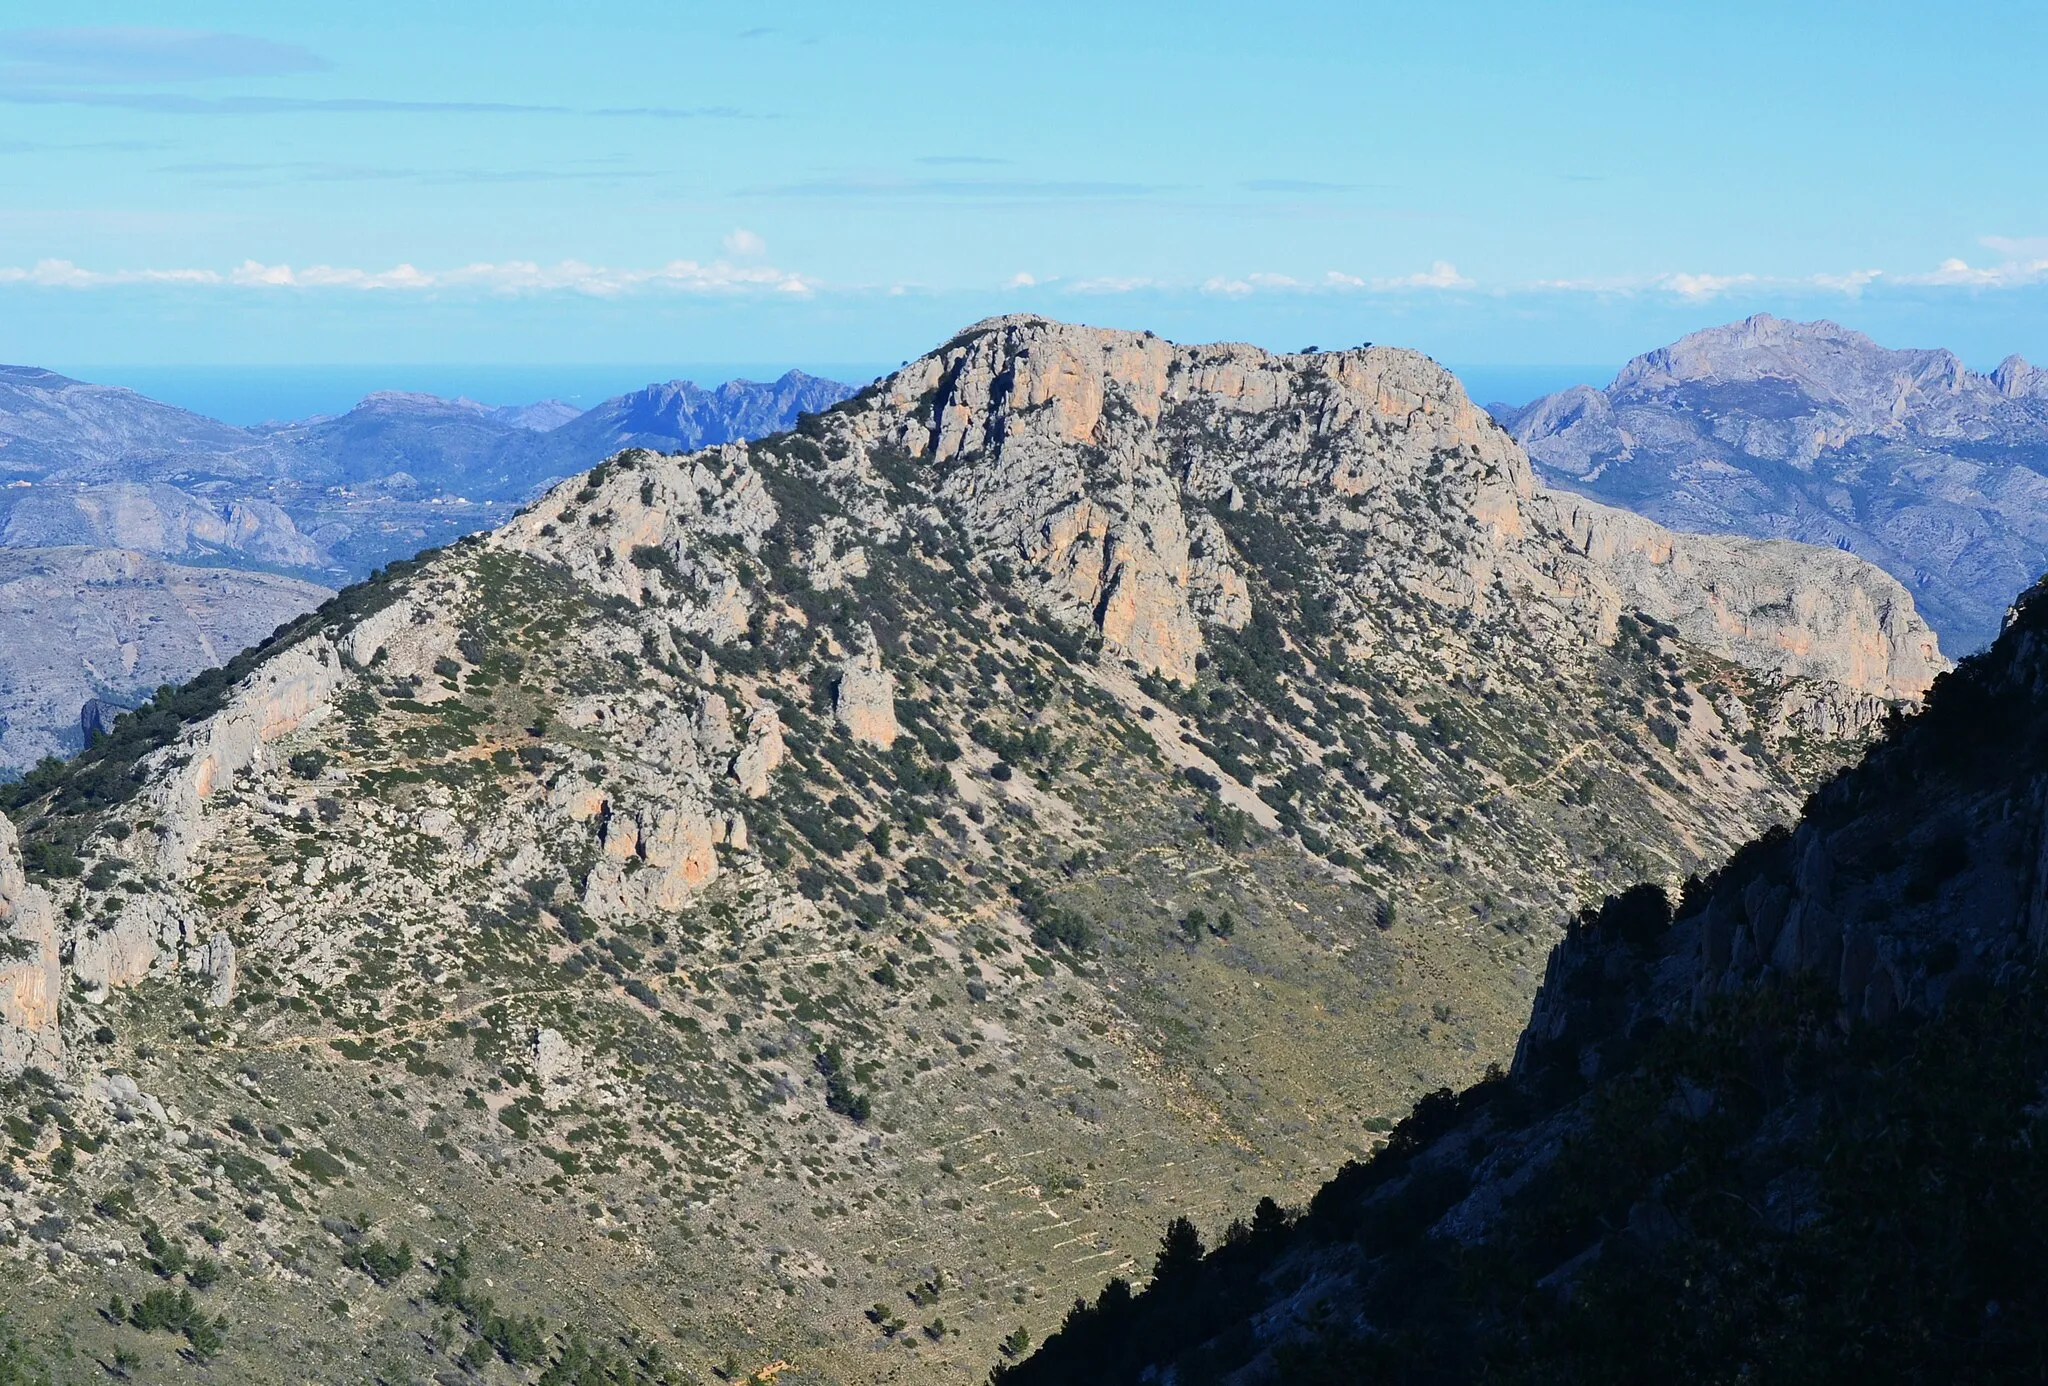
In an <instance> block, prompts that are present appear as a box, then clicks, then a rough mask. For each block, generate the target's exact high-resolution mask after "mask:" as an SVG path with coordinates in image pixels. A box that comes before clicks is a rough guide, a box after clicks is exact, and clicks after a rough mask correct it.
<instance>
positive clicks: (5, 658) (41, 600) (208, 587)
mask: <svg viewBox="0 0 2048 1386" xmlns="http://www.w3.org/2000/svg"><path fill="white" fill-rule="evenodd" d="M332 595H333V592H332V589H330V588H325V587H316V586H315V585H313V584H312V583H309V582H300V581H298V580H297V579H295V578H289V577H281V576H278V575H277V574H274V573H248V572H235V571H232V570H230V569H224V568H193V567H186V566H183V565H180V564H175V563H165V562H163V561H162V560H161V559H156V558H152V557H149V556H148V555H146V554H141V553H135V552H133V551H130V550H126V549H116V548H55V549H13V548H0V763H5V764H9V765H13V766H19V767H22V768H24V769H25V768H26V767H28V766H30V765H33V764H35V763H36V762H37V761H38V760H41V759H42V758H43V757H44V756H63V755H68V754H69V753H70V752H72V751H74V750H76V749H77V748H78V746H79V743H80V741H81V740H82V739H83V737H84V735H85V733H84V731H83V729H82V728H81V726H80V722H79V716H80V710H81V709H82V708H83V707H84V706H85V704H86V703H87V702H88V701H90V700H92V699H95V698H97V699H100V700H102V701H104V702H108V703H111V704H113V705H114V706H116V707H133V706H134V705H136V704H137V703H140V702H142V701H144V700H145V699H147V698H148V697H149V696H150V695H151V694H153V693H155V692H156V690H157V689H158V688H159V687H160V686H161V685H163V684H167V683H179V682H182V681H183V680H184V679H185V678H187V677H188V676H189V675H190V672H191V671H192V670H194V669H205V668H209V667H212V666H215V665H219V664H222V663H225V662H226V661H227V660H228V659H229V658H230V657H232V656H233V655H234V654H235V653H236V652H238V651H240V650H241V649H243V648H244V647H246V646H248V645H251V644H253V643H255V642H256V641H258V640H260V639H262V638H263V637H264V636H266V635H268V634H270V633H271V632H272V631H273V630H275V629H276V628H277V627H279V626H281V625H283V624H285V623H286V622H288V621H290V620H291V619H293V618H294V617H296V616H298V615H299V614H300V613H301V612H304V611H306V610H307V609H308V608H310V607H313V606H317V605H318V604H319V603H320V602H322V601H324V600H326V599H327V598H328V597H330V596H332Z"/></svg>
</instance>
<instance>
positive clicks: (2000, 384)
mask: <svg viewBox="0 0 2048 1386" xmlns="http://www.w3.org/2000/svg"><path fill="white" fill-rule="evenodd" d="M1991 383H1992V384H1993V385H1995V386H1996V387H1997V388H1998V393H2000V394H2001V395H2004V396H2005V397H2006V398H2008V399H2022V398H2026V397H2028V396H2044V395H2048V371H2044V370H2042V369H2041V368H2040V367H2039V366H2036V365H2032V364H2030V363H2029V362H2028V360H2027V358H2026V357H2024V356H2021V355H2018V354H2017V353H2015V354H2014V355H2011V356H2008V357H2006V358H2005V359H2004V360H2003V361H2000V362H1999V363H1998V365H1997V367H1996V369H1994V370H1993V371H1992V372H1991Z"/></svg>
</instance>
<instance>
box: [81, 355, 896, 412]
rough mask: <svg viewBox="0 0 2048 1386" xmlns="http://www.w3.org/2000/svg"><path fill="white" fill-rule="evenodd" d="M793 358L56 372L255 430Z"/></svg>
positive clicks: (511, 399) (814, 370) (624, 386)
mask: <svg viewBox="0 0 2048 1386" xmlns="http://www.w3.org/2000/svg"><path fill="white" fill-rule="evenodd" d="M791 364H792V363H790V362H781V363H761V362H739V363H731V362H727V363H714V364H706V363H703V362H699V363H696V364H671V365H645V364H633V363H626V364H622V365H607V366H590V365H573V366H545V365H543V366H461V365H455V366H449V365H419V366H402V365H401V366H58V365H53V366H51V367H50V369H52V370H54V371H57V372H59V373H60V374H63V375H68V376H71V377H72V378H74V379H77V380H89V381H92V382H94V383H96V384H101V385H122V386H126V387H127V388H128V389H131V390H134V391H136V392H137V393H139V394H144V395H148V396H149V397H150V398H151V399H158V400H162V401H163V402H164V403H166V404H175V405H177V406H179V407H180V408H182V409H190V410H191V411H193V412H194V413H195V414H204V415H206V416H207V417H209V418H214V419H219V420H221V421H222V422H223V423H231V424H240V425H243V426H246V425H249V424H258V423H266V422H270V421H273V420H275V421H283V420H287V419H304V418H309V417H311V416H312V415H315V414H341V413H346V412H347V411H348V410H349V409H351V408H353V407H354V406H355V404H356V403H357V402H358V401H359V400H361V399H362V397H363V396H364V395H367V394H371V393H373V392H375V391H377V390H409V391H413V392H416V393H419V394H426V395H440V396H442V397H444V398H450V399H452V398H456V397H458V396H459V397H462V398H465V399H473V400H475V401H476V402H477V403H479V404H491V405H500V404H537V403H539V402H540V401H541V400H544V399H558V400H562V401H563V402H564V403H567V404H573V405H575V406H576V407H577V408H579V409H588V408H590V407H591V406H592V405H595V404H600V403H602V402H604V401H605V400H608V399H611V398H612V397H613V396H615V395H623V394H626V393H628V392H629V391H632V390H637V389H639V388H640V387H641V386H643V385H651V384H654V383H656V382H657V381H664V380H690V381H695V382H696V383H697V384H699V385H701V386H704V387H705V388H707V389H709V388H710V387H712V386H714V385H719V384H722V383H723V382H725V381H728V380H774V379H775V378H776V377H778V376H780V375H782V374H783V373H784V372H785V371H787V370H789V369H790V368H791ZM797 367H798V369H801V370H803V371H805V372H807V373H809V374H811V375H816V376H823V377H824V378H825V379H827V380H842V381H845V382H847V383H848V384H852V385H862V384H866V383H867V382H868V381H870V380H873V379H874V378H875V377H876V376H878V375H880V374H882V373H883V371H884V370H893V369H894V367H893V366H887V367H885V366H880V365H876V364H873V363H871V362H870V363H848V362H819V363H817V364H812V363H810V362H802V363H797Z"/></svg>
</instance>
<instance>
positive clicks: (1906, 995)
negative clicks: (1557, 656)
mask: <svg viewBox="0 0 2048 1386" xmlns="http://www.w3.org/2000/svg"><path fill="white" fill-rule="evenodd" d="M2044 688H2048V585H2044V586H2040V587H2036V588H2034V589H2033V590H2032V591H2030V592H2029V593H2027V594H2025V595H2024V596H2023V597H2022V598H2021V600H2020V602H2019V604H2018V605H2017V607H2016V608H2015V610H2014V616H2013V620H2012V622H2011V624H2010V625H2009V626H2008V627H2007V629H2006V630H2005V631H2004V633H2003V634H2002V635H2001V636H2000V637H1999V639H1998V640H1997V642H1996V643H1995V644H1994V645H1993V646H1992V647H1991V649H1990V650H1988V651H1986V652H1984V653H1982V654H1980V655H1977V656H1975V657H1974V658H1972V659H1971V660H1969V661H1967V662H1966V663H1965V664H1964V665H1963V666H1962V667H1961V668H1959V669H1957V670H1955V671H1954V672H1952V673H1949V674H1946V675H1944V676H1943V677H1942V678H1941V679H1940V680H1938V681H1937V682H1936V684H1935V686H1934V689H1933V692H1932V694H1931V696H1930V697H1929V699H1928V702H1927V707H1926V710H1925V711H1924V712H1923V713H1922V714H1921V715H1919V716H1918V717H1914V718H1911V719H1906V720H1902V721H1901V722H1899V723H1896V724H1895V725H1894V726H1893V727H1892V728H1891V729H1890V730H1889V732H1888V734H1887V735H1886V736H1885V738H1884V739H1883V741H1882V742H1881V743H1880V744H1878V745H1877V746H1876V747H1874V748H1873V749H1872V750H1871V752H1870V753H1869V754H1868V755H1867V756H1866V757H1865V758H1864V760H1863V761H1862V763H1861V764H1859V765H1858V766H1856V767H1855V768H1854V769H1852V770H1849V771H1847V772H1845V773H1843V774H1841V775H1839V776H1838V777H1836V778H1835V779H1833V780H1832V781H1831V782H1829V783H1828V784H1827V785H1826V786H1825V787H1823V788H1822V789H1821V790H1820V791H1819V792H1818V793H1816V794H1815V795H1814V796H1813V797H1812V799H1810V800H1809V801H1808V804H1807V808H1806V811H1805V813H1804V815H1803V817H1802V818H1801V820H1800V822H1799V823H1798V825H1797V826H1796V827H1795V828H1793V829H1792V830H1791V831H1789V832H1788V831H1785V830H1783V829H1779V830H1775V831H1772V832H1770V833H1767V834H1765V835H1764V836H1762V837H1760V838H1758V839H1757V840H1756V841H1754V842H1752V843H1750V844H1748V845H1747V846H1745V847H1744V848H1743V849H1742V850H1741V851H1739V852H1737V853H1736V854H1735V855H1734V856H1733V857H1732V858H1731V859H1730V860H1729V861H1728V862H1727V863H1726V864H1725V865H1724V866H1722V867H1721V868H1720V869H1718V870H1717V871H1715V872H1713V873H1711V874H1709V875H1708V876H1706V877H1705V879H1703V880H1701V879H1693V880H1689V881H1688V882H1687V883H1686V887H1685V890H1684V892H1683V895H1682V897H1681V899H1680V901H1679V903H1678V905H1677V906H1676V908H1675V909H1674V907H1673V905H1672V903H1671V900H1670V898H1669V897H1668V896H1667V895H1666V894H1665V893H1664V891H1663V890H1662V889H1661V888H1659V887H1657V886H1654V885H1650V886H1642V887H1638V888H1636V889H1633V890H1630V891H1628V892H1626V893H1624V894H1622V895H1619V896H1617V897H1611V898H1609V899H1608V900H1607V901H1606V903H1605V904H1604V905H1603V906H1602V907H1600V908H1599V909H1597V910H1591V909H1589V910H1587V911H1585V912H1584V913H1582V914H1581V915H1580V917H1579V919H1578V920H1577V921H1576V922H1575V923H1574V924H1573V926H1572V927H1571V929H1570V930H1569V931H1568V933H1567V935H1566V937H1565V938H1564V939H1563V940H1562V941H1561V942H1560V943H1559V945H1558V947H1557V948H1556V949H1555V950H1554V951H1553V952H1552V954H1551V958H1550V961H1549V964H1548V966H1547V968H1546V971H1545V976H1544V981H1543V985H1542V987H1541V989H1540V991H1539V992H1538V994H1537V998H1536V1003H1535V1008H1534V1013H1533V1015H1532V1017H1531V1019H1530V1021H1529V1024H1528V1027H1527V1028H1526V1029H1525V1030H1524V1032H1523V1035H1522V1038H1521V1041H1520V1044H1519V1047H1518V1049H1517V1051H1516V1054H1515V1058H1514V1062H1513V1065H1512V1068H1511V1069H1510V1070H1509V1071H1507V1072H1506V1073H1504V1074H1503V1073H1499V1072H1496V1073H1494V1074H1493V1075H1491V1076H1490V1077H1489V1078H1488V1079H1487V1080H1485V1081H1483V1082H1481V1083H1479V1084H1477V1085H1475V1086H1472V1087H1469V1088H1467V1089H1465V1090H1464V1091H1463V1092H1461V1093H1458V1094H1455V1095H1454V1094H1453V1093H1452V1092H1450V1091H1449V1090H1445V1091H1442V1092H1439V1093H1436V1094H1433V1095H1431V1096H1429V1097H1427V1098H1425V1099H1424V1100H1423V1101H1422V1102H1420V1103H1418V1104H1417V1106H1416V1108H1415V1110H1414V1112H1413V1113H1412V1114H1411V1115H1410V1116H1409V1117H1408V1118H1407V1119H1406V1120H1404V1121H1403V1122H1401V1123H1400V1124H1399V1125H1398V1126H1396V1127H1395V1128H1394V1130H1393V1131H1392V1133H1391V1134H1390V1135H1389V1137H1388V1138H1387V1140H1386V1142H1385V1144H1384V1145H1383V1146H1382V1147H1381V1148H1380V1150H1379V1151H1378V1152H1376V1153H1375V1154H1374V1155H1373V1156H1372V1157H1371V1158H1370V1159H1369V1160H1365V1161H1362V1162H1357V1163H1354V1164H1352V1165H1349V1166H1347V1167H1346V1168H1345V1169H1344V1171H1343V1172H1342V1173H1340V1174H1339V1175H1338V1176H1337V1177H1336V1178H1335V1179H1334V1180H1332V1181H1331V1182H1330V1183H1328V1184H1326V1185H1325V1186H1324V1187H1323V1188H1322V1189H1320V1190H1319V1191H1318V1192H1317V1193H1316V1194H1315V1196H1314V1197H1313V1198H1312V1199H1311V1200H1309V1202H1308V1205H1307V1207H1306V1209H1305V1210H1304V1211H1301V1212H1290V1211H1288V1210H1286V1209H1284V1208H1282V1207H1280V1206H1279V1205H1277V1204H1273V1203H1265V1204H1261V1205H1259V1206H1258V1208H1257V1209H1256V1210H1252V1209H1247V1210H1246V1211H1247V1212H1250V1213H1251V1218H1250V1221H1249V1222H1246V1221H1242V1220H1239V1221H1236V1222H1233V1223H1231V1224H1230V1226H1229V1227H1228V1228H1227V1229H1224V1228H1221V1227H1219V1226H1218V1225H1217V1223H1216V1222H1214V1221H1211V1222H1210V1223H1209V1226H1210V1228H1211V1230H1212V1235H1213V1233H1214V1232H1216V1231H1221V1232H1222V1236H1221V1238H1220V1244H1219V1245H1218V1246H1217V1247H1216V1248H1215V1250H1214V1251H1212V1252H1209V1253H1208V1254H1207V1255H1206V1256H1205V1255H1204V1253H1203V1249H1202V1245H1201V1237H1200V1232H1199V1229H1197V1228H1195V1227H1194V1226H1192V1225H1190V1224H1176V1225H1174V1226H1172V1227H1171V1228H1170V1229H1169V1230H1168V1232H1167V1234H1166V1236H1165V1237H1164V1238H1163V1239H1162V1242H1161V1250H1160V1252H1159V1254H1158V1256H1157V1257H1156V1258H1155V1260H1154V1263H1153V1267H1152V1269H1153V1272H1154V1274H1153V1279H1152V1281H1151V1283H1150V1284H1149V1286H1147V1287H1146V1288H1145V1290H1144V1291H1143V1292H1141V1293H1138V1294H1137V1295H1135V1296H1133V1294H1132V1292H1131V1289H1130V1286H1129V1285H1128V1284H1125V1283H1122V1282H1117V1283H1114V1284H1112V1285H1111V1286H1110V1287H1109V1288H1108V1290H1106V1291H1105V1292H1103V1293H1102V1294H1100V1295H1097V1296H1095V1297H1094V1299H1093V1302H1090V1303H1080V1302H1077V1303H1076V1304H1075V1306H1074V1307H1073V1309H1072V1311H1071V1313H1070V1314H1069V1316H1068V1317H1067V1319H1066V1320H1065V1325H1064V1328H1063V1330H1062V1331H1061V1332H1060V1333H1059V1334H1058V1335H1057V1336H1055V1337H1054V1338H1053V1339H1052V1340H1051V1341H1050V1342H1048V1343H1047V1344H1046V1345H1045V1346H1044V1348H1043V1349H1042V1350H1041V1351H1040V1352H1039V1353H1038V1354H1036V1355H1035V1356H1033V1357H1032V1358H1030V1360H1028V1361H1026V1362H1024V1363H1023V1364H1022V1365H1020V1366H1017V1367H1015V1368H1013V1369H1009V1370H1005V1371H1002V1372H999V1373H998V1380H1000V1381H1001V1382H1002V1383H1004V1386H1033V1383H1038V1382H1058V1383H1062V1386H1067V1384H1068V1383H1083V1384H1086V1383H1099V1382H1100V1383H1107V1382H1140V1381H1181V1382H1189V1383H1194V1382H1204V1381H1218V1380H1228V1381H1232V1382H1241V1383H1245V1386H1253V1383H1259V1382H1267V1381H1280V1380H1286V1381H1295V1382H1298V1381H1309V1382H1323V1381H1331V1382H1334V1381H1382V1380H1384V1381H1400V1382H1477V1381H1499V1382H1585V1383H1600V1382H1638V1381H1644V1380H1650V1379H1655V1378H1659V1377H1667V1376H1668V1377H1670V1378H1672V1379H1676V1380H1706V1381H1744V1380H1772V1381H1786V1382H1809V1381H1810V1382H1834V1381H1845V1380H1852V1379H1872V1380H1880V1381H1902V1382H1903V1381H1959V1380H1967V1381H1980V1382H1994V1381H2014V1382H2017V1381H2037V1380H2039V1379H2040V1373H2041V1363H2042V1352H2043V1330H2042V1323H2043V1316H2044V1312H2048V1290H2044V1282H2043V1281H2042V1279H2041V1276H2040V1274H2039V1263H2040V1262H2039V1258H2040V1253H2041V1248H2042V1247H2043V1246H2044V1245H2048V1220H2044V1216H2043V1211H2042V1210H2043V1208H2044V1207H2048V1139H2044V1137H2048V1131H2044V1129H2043V1120H2044V1113H2043V1109H2042V1105H2041V1100H2040V1099H2041V1093H2042V1091H2043V1086H2044V1079H2048V1004H2044V1003H2048V991H2044V987H2043V972H2042V952H2043V946H2044V940H2048V887H2044V877H2043V874H2042V870H2041V864H2042V862H2043V860H2044V854H2048V819H2044V814H2043V804H2044V794H2043V789H2044V785H2048V711H2044V709H2048V704H2044V701H2043V696H2042V693H2043V689H2044Z"/></svg>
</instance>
